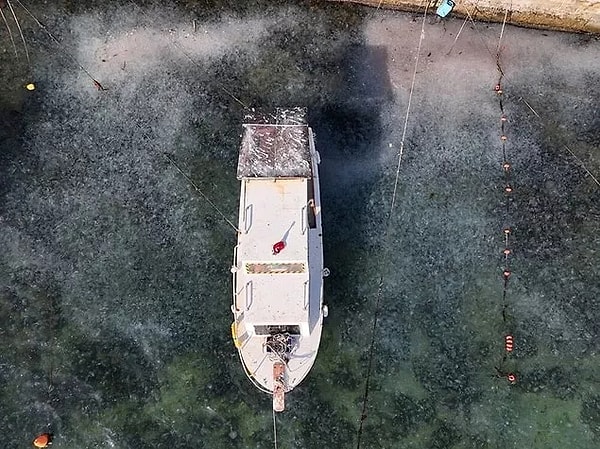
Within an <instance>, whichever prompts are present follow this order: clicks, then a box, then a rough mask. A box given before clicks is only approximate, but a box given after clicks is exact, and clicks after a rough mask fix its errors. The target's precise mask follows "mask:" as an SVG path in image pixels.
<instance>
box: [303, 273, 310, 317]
mask: <svg viewBox="0 0 600 449" xmlns="http://www.w3.org/2000/svg"><path fill="white" fill-rule="evenodd" d="M309 304H310V286H309V281H308V280H307V281H304V310H306V309H308V305H309Z"/></svg>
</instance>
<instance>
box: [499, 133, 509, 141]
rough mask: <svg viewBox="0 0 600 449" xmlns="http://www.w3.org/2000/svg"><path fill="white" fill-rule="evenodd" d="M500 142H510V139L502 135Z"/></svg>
mask: <svg viewBox="0 0 600 449" xmlns="http://www.w3.org/2000/svg"><path fill="white" fill-rule="evenodd" d="M500 140H502V142H506V141H507V140H508V137H506V136H505V135H504V134H502V135H501V136H500Z"/></svg>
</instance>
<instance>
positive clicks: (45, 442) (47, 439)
mask: <svg viewBox="0 0 600 449" xmlns="http://www.w3.org/2000/svg"><path fill="white" fill-rule="evenodd" d="M51 444H52V434H51V433H42V434H41V435H38V436H37V437H36V439H35V440H33V445H34V447H38V448H44V447H48V446H50V445H51Z"/></svg>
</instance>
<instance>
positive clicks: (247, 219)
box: [244, 204, 253, 234]
mask: <svg viewBox="0 0 600 449" xmlns="http://www.w3.org/2000/svg"><path fill="white" fill-rule="evenodd" d="M252 211H253V207H252V204H248V205H247V206H246V207H245V208H244V233H246V234H247V233H248V231H249V230H250V228H251V227H252V215H253V214H252Z"/></svg>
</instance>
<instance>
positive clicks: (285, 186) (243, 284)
mask: <svg viewBox="0 0 600 449" xmlns="http://www.w3.org/2000/svg"><path fill="white" fill-rule="evenodd" d="M305 116H306V111H305V110H304V109H302V108H296V109H285V110H283V109H282V110H277V113H276V114H275V115H272V116H260V117H258V116H252V117H246V122H247V123H245V124H244V126H243V129H244V130H243V136H242V144H241V148H240V154H239V162H238V169H237V177H238V179H239V180H240V181H241V193H240V210H239V226H238V231H239V232H238V240H237V245H236V247H235V249H234V257H233V266H232V269H231V272H232V273H233V304H232V307H231V310H232V312H233V316H234V321H233V324H232V326H231V331H232V336H233V340H234V343H235V346H236V347H237V349H238V352H239V355H240V359H241V362H242V365H243V367H244V370H245V372H246V374H247V376H248V378H249V379H250V380H251V381H252V383H253V384H254V385H255V386H256V387H258V388H259V389H260V390H262V391H264V392H266V393H268V394H270V395H273V409H274V410H275V411H282V410H283V409H284V408H285V404H284V402H285V400H284V396H285V393H287V392H289V391H291V390H292V389H293V388H294V387H296V386H297V385H298V384H299V383H300V382H301V381H302V380H303V379H304V378H305V377H306V376H307V374H308V372H309V371H310V369H311V367H312V366H313V364H314V362H315V358H316V356H317V351H318V349H319V342H320V340H321V329H322V325H323V318H324V315H326V310H327V309H326V307H325V306H324V305H323V277H324V276H325V275H326V274H327V273H328V271H327V269H324V267H323V245H322V227H321V200H320V195H319V172H318V164H319V162H320V158H319V154H318V152H317V151H316V149H315V145H314V138H313V133H312V130H311V128H309V127H308V125H307V124H306V121H305Z"/></svg>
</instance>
